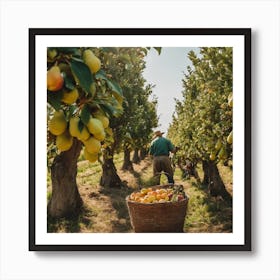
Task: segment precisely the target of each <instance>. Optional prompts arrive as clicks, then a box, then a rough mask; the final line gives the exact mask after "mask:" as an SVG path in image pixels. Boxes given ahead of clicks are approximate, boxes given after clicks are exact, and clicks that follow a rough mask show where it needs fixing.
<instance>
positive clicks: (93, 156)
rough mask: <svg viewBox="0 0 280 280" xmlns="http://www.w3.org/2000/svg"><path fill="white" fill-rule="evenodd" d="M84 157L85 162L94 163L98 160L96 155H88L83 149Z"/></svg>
mask: <svg viewBox="0 0 280 280" xmlns="http://www.w3.org/2000/svg"><path fill="white" fill-rule="evenodd" d="M84 157H85V159H86V160H88V161H90V162H96V161H97V160H98V153H94V154H92V153H89V152H88V150H87V149H86V148H85V149H84Z"/></svg>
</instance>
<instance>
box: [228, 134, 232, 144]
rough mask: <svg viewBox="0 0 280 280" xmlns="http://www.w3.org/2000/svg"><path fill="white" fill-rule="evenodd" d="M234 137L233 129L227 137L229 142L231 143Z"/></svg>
mask: <svg viewBox="0 0 280 280" xmlns="http://www.w3.org/2000/svg"><path fill="white" fill-rule="evenodd" d="M232 138H233V133H232V131H231V132H230V134H229V135H228V137H227V142H228V143H229V144H232Z"/></svg>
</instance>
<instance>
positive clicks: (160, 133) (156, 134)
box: [154, 130, 164, 137]
mask: <svg viewBox="0 0 280 280" xmlns="http://www.w3.org/2000/svg"><path fill="white" fill-rule="evenodd" d="M162 134H164V132H162V131H160V130H157V131H155V133H154V136H155V137H157V136H162Z"/></svg>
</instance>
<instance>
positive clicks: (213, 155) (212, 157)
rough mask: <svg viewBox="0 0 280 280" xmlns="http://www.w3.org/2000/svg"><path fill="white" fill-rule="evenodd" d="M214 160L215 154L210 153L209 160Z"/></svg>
mask: <svg viewBox="0 0 280 280" xmlns="http://www.w3.org/2000/svg"><path fill="white" fill-rule="evenodd" d="M215 159H216V155H215V153H213V152H212V153H211V154H210V160H215Z"/></svg>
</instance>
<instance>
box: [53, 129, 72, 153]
mask: <svg viewBox="0 0 280 280" xmlns="http://www.w3.org/2000/svg"><path fill="white" fill-rule="evenodd" d="M72 145H73V137H72V136H71V135H70V134H69V133H68V132H65V133H63V134H61V135H58V136H57V137H56V147H57V148H58V150H60V151H61V152H64V151H67V150H69V149H70V148H71V147H72Z"/></svg>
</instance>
